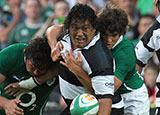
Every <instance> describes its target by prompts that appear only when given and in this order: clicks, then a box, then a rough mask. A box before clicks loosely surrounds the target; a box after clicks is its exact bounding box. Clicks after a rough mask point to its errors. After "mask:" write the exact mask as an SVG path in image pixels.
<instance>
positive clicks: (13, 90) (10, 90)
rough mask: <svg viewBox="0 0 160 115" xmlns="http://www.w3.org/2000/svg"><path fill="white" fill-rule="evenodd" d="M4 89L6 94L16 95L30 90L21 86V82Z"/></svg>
mask: <svg viewBox="0 0 160 115" xmlns="http://www.w3.org/2000/svg"><path fill="white" fill-rule="evenodd" d="M4 90H5V94H8V95H9V96H14V97H16V96H18V95H19V94H20V93H22V92H26V91H29V90H27V89H24V88H20V85H19V82H16V83H11V84H9V85H8V86H6V87H5V88H4Z"/></svg>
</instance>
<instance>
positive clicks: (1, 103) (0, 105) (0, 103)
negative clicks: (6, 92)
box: [0, 96, 8, 109]
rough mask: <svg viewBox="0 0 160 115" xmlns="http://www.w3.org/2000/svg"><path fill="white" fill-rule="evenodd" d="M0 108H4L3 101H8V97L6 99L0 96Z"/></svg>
mask: <svg viewBox="0 0 160 115" xmlns="http://www.w3.org/2000/svg"><path fill="white" fill-rule="evenodd" d="M0 100H1V101H0V109H5V107H4V106H5V103H6V102H7V101H8V99H6V98H4V97H2V96H0Z"/></svg>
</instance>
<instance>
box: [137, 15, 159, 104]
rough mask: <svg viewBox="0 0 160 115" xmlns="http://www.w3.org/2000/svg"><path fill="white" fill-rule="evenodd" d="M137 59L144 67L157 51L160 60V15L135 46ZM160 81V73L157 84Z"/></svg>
mask: <svg viewBox="0 0 160 115" xmlns="http://www.w3.org/2000/svg"><path fill="white" fill-rule="evenodd" d="M135 51H136V56H137V61H136V63H137V64H138V65H140V66H141V67H144V66H145V65H146V64H147V62H148V60H149V59H150V58H151V57H152V56H153V54H154V52H156V54H157V57H158V60H159V61H160V16H158V17H157V19H156V21H155V22H154V23H153V24H152V25H151V26H150V27H149V28H148V30H147V31H146V32H145V34H144V35H143V37H142V38H141V40H140V41H139V42H138V44H137V45H136V47H135ZM159 83H160V73H159V75H158V77H157V84H159ZM156 106H157V107H160V90H159V91H158V92H157V98H156Z"/></svg>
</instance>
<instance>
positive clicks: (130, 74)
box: [64, 7, 149, 115]
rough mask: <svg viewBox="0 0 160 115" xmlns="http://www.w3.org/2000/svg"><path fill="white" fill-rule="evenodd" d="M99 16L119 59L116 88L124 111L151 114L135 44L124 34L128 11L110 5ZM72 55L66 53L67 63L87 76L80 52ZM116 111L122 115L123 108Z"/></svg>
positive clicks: (111, 49)
mask: <svg viewBox="0 0 160 115" xmlns="http://www.w3.org/2000/svg"><path fill="white" fill-rule="evenodd" d="M117 16H118V17H117ZM98 17H99V22H100V25H101V28H102V30H101V34H102V38H103V39H104V42H105V43H106V45H107V47H108V48H109V49H110V51H111V53H112V55H113V57H114V59H115V72H114V75H115V90H118V92H119V93H120V94H121V96H122V98H123V102H124V115H137V114H138V115H149V98H148V93H147V88H146V86H145V85H144V81H143V78H142V76H140V75H139V74H138V71H137V69H136V63H135V62H136V55H135V52H134V46H133V44H132V43H131V42H130V41H129V40H128V39H127V38H126V37H125V36H124V34H125V31H126V27H127V24H128V19H127V15H126V14H125V12H124V11H123V10H121V9H119V8H117V7H115V8H111V9H110V7H109V8H107V9H104V10H102V11H101V12H100V13H99V14H98ZM68 56H69V57H68V58H67V57H64V59H65V61H66V63H65V65H66V66H67V67H70V70H71V71H73V73H75V74H76V75H77V76H80V78H82V77H83V76H84V74H83V76H82V73H85V72H84V71H83V70H82V71H81V69H80V68H79V67H77V65H80V64H79V63H80V62H81V61H80V60H81V58H80V56H79V58H78V59H73V57H72V59H73V61H71V59H70V56H71V55H68ZM75 63H78V64H77V65H76V64H75ZM73 65H74V67H73ZM77 68H78V69H77ZM78 70H79V71H78ZM85 78H87V76H85ZM84 80H85V79H84ZM112 107H113V108H116V109H117V108H118V107H121V103H115V104H113V105H112ZM116 109H115V110H116ZM113 115H119V112H117V111H114V110H113ZM120 115H122V114H120Z"/></svg>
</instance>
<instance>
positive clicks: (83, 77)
mask: <svg viewBox="0 0 160 115" xmlns="http://www.w3.org/2000/svg"><path fill="white" fill-rule="evenodd" d="M78 70H79V71H77V72H76V77H77V79H78V80H79V81H80V82H81V84H82V85H83V86H84V87H85V88H86V89H87V90H88V91H90V92H91V93H94V90H93V88H92V83H91V78H90V77H89V76H88V74H87V72H86V71H84V70H83V69H82V68H81V67H80V68H79V69H78Z"/></svg>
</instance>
